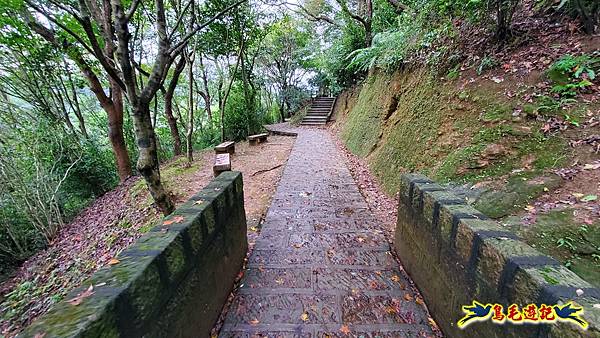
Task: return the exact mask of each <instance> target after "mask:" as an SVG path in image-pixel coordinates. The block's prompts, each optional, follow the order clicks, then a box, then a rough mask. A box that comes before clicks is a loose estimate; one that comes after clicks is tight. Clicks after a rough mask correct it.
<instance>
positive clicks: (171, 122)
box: [165, 56, 185, 156]
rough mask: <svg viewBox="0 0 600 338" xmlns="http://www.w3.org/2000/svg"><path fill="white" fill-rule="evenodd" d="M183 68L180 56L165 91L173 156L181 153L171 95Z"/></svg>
mask: <svg viewBox="0 0 600 338" xmlns="http://www.w3.org/2000/svg"><path fill="white" fill-rule="evenodd" d="M184 69H185V58H184V57H183V56H182V57H180V59H179V61H178V62H177V65H176V66H175V71H174V73H173V78H172V79H171V81H170V82H169V87H168V88H167V90H166V92H165V115H166V116H167V123H168V124H169V130H170V131H171V137H172V138H173V153H175V156H177V155H181V137H180V136H179V128H178V126H177V119H176V118H175V116H174V115H173V95H174V94H175V88H176V87H177V83H178V82H179V76H180V75H181V72H183V70H184Z"/></svg>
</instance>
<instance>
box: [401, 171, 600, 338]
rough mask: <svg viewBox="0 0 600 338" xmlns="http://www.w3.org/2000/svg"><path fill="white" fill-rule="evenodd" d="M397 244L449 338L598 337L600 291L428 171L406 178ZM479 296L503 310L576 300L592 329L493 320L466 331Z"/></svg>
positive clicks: (403, 260)
mask: <svg viewBox="0 0 600 338" xmlns="http://www.w3.org/2000/svg"><path fill="white" fill-rule="evenodd" d="M394 245H395V248H396V250H397V252H398V254H399V256H400V257H401V260H402V262H403V264H404V267H405V269H406V270H407V272H408V273H409V274H410V275H411V277H412V278H413V280H414V281H415V283H416V284H417V285H418V287H419V289H420V290H421V292H422V293H423V296H424V298H425V301H426V303H427V305H428V307H429V310H430V311H431V314H432V315H433V317H434V319H435V320H436V322H437V323H438V324H439V325H440V327H441V328H442V330H443V331H444V333H445V334H446V336H448V337H478V338H479V337H486V338H492V337H556V338H558V337H600V308H599V307H600V305H598V304H600V290H599V289H598V288H594V287H593V286H592V285H590V284H589V283H588V282H586V281H584V280H582V279H581V278H580V277H578V276H577V275H575V274H574V273H573V272H571V271H570V270H569V269H567V268H566V267H564V266H562V265H561V264H559V262H557V261H556V260H554V259H552V258H551V257H548V256H545V255H543V254H541V253H540V252H538V251H537V250H536V249H534V248H532V247H531V246H529V245H527V244H525V243H524V242H522V241H520V240H519V239H518V238H517V237H516V236H515V235H514V234H513V233H511V232H509V231H507V230H505V229H504V228H503V227H502V226H501V225H500V224H498V223H496V222H494V221H491V220H489V219H487V217H486V216H485V215H483V214H481V213H480V212H479V211H477V210H476V209H474V208H473V207H471V206H469V205H467V204H466V203H465V201H464V200H462V199H460V198H459V197H457V196H456V195H453V194H451V193H449V192H447V191H446V190H445V189H444V188H442V187H441V186H440V185H438V184H436V183H434V182H432V181H431V180H430V179H428V178H427V177H425V176H422V175H417V174H408V175H403V177H402V183H401V187H400V202H399V206H398V223H397V227H396V234H395V243H394ZM578 289H580V290H581V291H583V294H581V295H580V296H578V295H577V290H578ZM581 291H580V292H579V293H581ZM473 300H477V301H479V302H481V303H483V304H486V303H490V304H494V303H500V304H502V305H503V306H504V310H505V311H506V309H507V307H508V306H509V305H511V304H513V303H515V304H518V305H519V306H520V307H521V308H522V307H523V306H524V305H527V304H530V303H535V304H538V306H539V305H540V304H555V303H557V302H561V301H562V302H565V301H569V300H573V301H575V303H576V304H579V305H581V306H583V308H584V315H583V318H584V319H585V320H586V321H588V322H589V327H588V329H587V330H586V331H583V330H582V329H580V328H578V327H577V326H574V325H573V324H569V323H556V324H524V325H515V324H512V323H508V322H507V323H505V324H503V325H497V324H493V323H491V322H490V321H487V322H478V323H474V324H472V325H470V326H468V327H467V328H464V329H462V330H461V329H459V328H458V327H457V326H456V323H457V321H458V320H460V319H461V318H462V317H463V316H464V313H463V312H462V310H461V308H462V306H463V305H470V304H471V302H472V301H473Z"/></svg>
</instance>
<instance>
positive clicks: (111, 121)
mask: <svg viewBox="0 0 600 338" xmlns="http://www.w3.org/2000/svg"><path fill="white" fill-rule="evenodd" d="M110 87H111V96H112V103H113V104H112V108H109V109H106V114H107V115H108V138H109V140H110V143H111V145H112V149H113V153H114V154H115V160H116V162H117V172H118V173H119V179H120V180H121V182H124V181H125V180H126V179H127V178H128V177H129V176H131V160H130V159H129V153H128V152H127V145H126V143H125V137H124V136H123V92H122V91H121V88H120V87H119V85H117V83H116V82H114V81H112V80H111V81H110Z"/></svg>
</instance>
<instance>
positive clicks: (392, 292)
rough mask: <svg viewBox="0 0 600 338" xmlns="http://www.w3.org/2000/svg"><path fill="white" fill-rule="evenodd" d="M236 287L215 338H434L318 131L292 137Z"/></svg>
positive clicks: (372, 221) (332, 147) (342, 168)
mask: <svg viewBox="0 0 600 338" xmlns="http://www.w3.org/2000/svg"><path fill="white" fill-rule="evenodd" d="M288 130H289V129H288ZM242 283H243V285H242V286H241V287H240V289H239V290H238V293H237V294H236V295H235V298H234V301H233V304H232V306H231V308H230V309H229V312H228V314H227V317H226V319H225V323H224V325H223V328H222V330H221V333H220V335H219V337H278V338H279V337H281V338H288V337H290V338H291V337H302V338H305V337H306V338H308V337H319V338H327V337H331V338H333V337H364V338H369V337H373V338H374V337H381V338H384V337H424V336H432V335H433V334H432V331H431V328H430V327H429V325H428V322H427V315H426V312H425V309H424V308H423V306H421V305H419V303H421V302H420V301H419V300H417V296H416V295H415V294H414V293H413V292H412V291H411V288H410V287H409V286H408V284H409V283H408V281H407V279H406V277H405V275H404V274H403V273H402V272H401V271H400V270H399V269H398V264H397V262H396V261H395V260H394V258H393V257H392V255H391V253H390V251H389V245H388V243H387V242H386V240H385V238H384V234H383V230H382V229H381V228H380V225H379V224H378V222H377V221H376V220H375V219H374V217H373V216H372V215H371V213H370V212H369V210H368V208H367V204H366V202H365V200H364V199H363V197H362V195H361V194H360V192H359V190H358V187H357V186H356V184H355V183H354V180H353V179H352V176H351V175H350V172H349V171H348V169H347V168H346V166H345V164H344V158H343V157H342V155H341V154H340V153H339V152H338V150H337V148H336V146H335V144H334V142H333V141H332V140H331V137H330V136H329V134H328V133H327V131H325V130H319V129H298V138H297V140H296V143H295V145H294V149H293V150H292V153H291V155H290V158H289V161H288V163H287V165H286V168H285V171H284V173H283V177H282V178H281V181H280V182H279V187H278V188H277V192H276V193H275V196H274V198H273V201H272V205H271V207H270V209H269V212H268V214H267V218H266V220H265V223H264V225H263V228H262V231H261V234H260V236H259V237H258V239H257V241H256V245H255V247H254V251H253V252H252V255H251V257H250V260H249V263H248V269H247V271H246V272H245V277H244V279H243V281H242ZM348 331H350V332H348Z"/></svg>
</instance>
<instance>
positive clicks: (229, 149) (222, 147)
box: [215, 141, 235, 154]
mask: <svg viewBox="0 0 600 338" xmlns="http://www.w3.org/2000/svg"><path fill="white" fill-rule="evenodd" d="M215 153H217V154H224V153H228V154H235V142H233V141H227V142H223V143H221V144H219V145H218V146H216V147H215Z"/></svg>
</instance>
